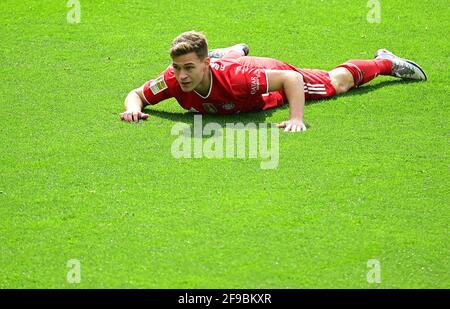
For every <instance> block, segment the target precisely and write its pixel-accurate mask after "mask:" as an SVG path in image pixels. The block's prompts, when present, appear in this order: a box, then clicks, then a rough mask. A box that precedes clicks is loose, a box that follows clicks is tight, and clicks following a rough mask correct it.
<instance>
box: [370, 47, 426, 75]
mask: <svg viewBox="0 0 450 309" xmlns="http://www.w3.org/2000/svg"><path fill="white" fill-rule="evenodd" d="M374 58H375V59H387V60H390V61H391V62H392V76H395V77H399V78H403V79H413V80H427V75H426V74H425V71H424V70H423V69H422V68H421V67H420V66H419V65H418V64H417V63H415V62H414V61H411V60H408V59H403V58H400V57H398V56H396V55H394V54H393V53H392V52H390V51H388V50H387V49H379V50H377V52H376V53H375V57H374Z"/></svg>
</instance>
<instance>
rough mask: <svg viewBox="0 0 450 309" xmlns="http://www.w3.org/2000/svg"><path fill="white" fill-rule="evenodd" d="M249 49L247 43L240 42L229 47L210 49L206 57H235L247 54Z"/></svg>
mask: <svg viewBox="0 0 450 309" xmlns="http://www.w3.org/2000/svg"><path fill="white" fill-rule="evenodd" d="M249 51H250V50H249V48H248V46H247V44H244V43H241V44H236V45H233V46H230V47H225V48H218V49H212V50H210V51H209V52H208V57H211V58H221V59H223V58H228V59H229V58H232V59H237V58H239V57H242V56H247V55H248V53H249Z"/></svg>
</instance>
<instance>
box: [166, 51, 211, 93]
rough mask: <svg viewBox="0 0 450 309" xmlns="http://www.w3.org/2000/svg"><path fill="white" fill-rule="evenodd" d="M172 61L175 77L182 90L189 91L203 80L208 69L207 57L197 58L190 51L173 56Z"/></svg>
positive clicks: (197, 86)
mask: <svg viewBox="0 0 450 309" xmlns="http://www.w3.org/2000/svg"><path fill="white" fill-rule="evenodd" d="M172 60H173V62H172V66H173V70H174V73H175V78H176V79H177V81H178V83H179V84H180V86H181V90H183V91H184V92H190V91H192V90H194V89H196V88H199V85H200V84H201V83H202V82H204V80H205V76H206V74H208V69H209V58H208V57H206V58H205V59H199V58H198V57H197V55H196V54H195V53H194V52H192V53H189V54H186V55H181V56H177V57H174V58H173V59H172Z"/></svg>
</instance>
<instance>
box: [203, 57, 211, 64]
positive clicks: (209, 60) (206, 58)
mask: <svg viewBox="0 0 450 309" xmlns="http://www.w3.org/2000/svg"><path fill="white" fill-rule="evenodd" d="M204 61H205V64H206V65H207V66H209V64H210V62H211V58H209V57H205V60H204Z"/></svg>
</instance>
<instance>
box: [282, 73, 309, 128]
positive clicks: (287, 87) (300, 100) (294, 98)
mask: <svg viewBox="0 0 450 309" xmlns="http://www.w3.org/2000/svg"><path fill="white" fill-rule="evenodd" d="M283 88H284V93H285V94H286V97H287V100H288V102H289V116H290V119H299V120H303V112H304V109H305V92H304V83H303V76H302V75H301V74H292V75H290V76H289V78H286V79H285V81H284V83H283Z"/></svg>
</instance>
